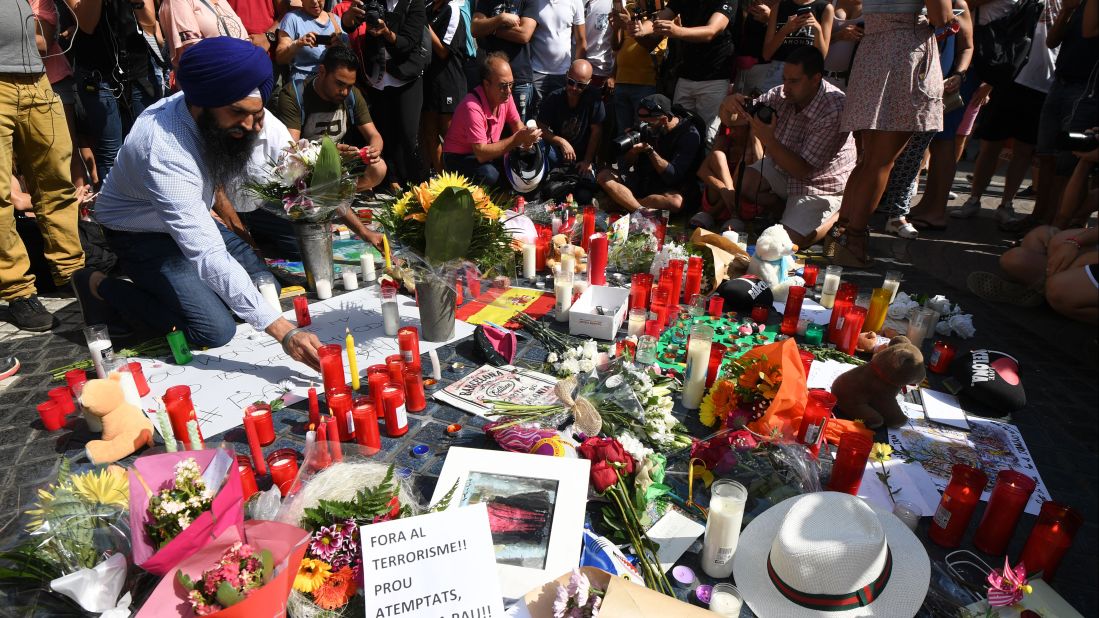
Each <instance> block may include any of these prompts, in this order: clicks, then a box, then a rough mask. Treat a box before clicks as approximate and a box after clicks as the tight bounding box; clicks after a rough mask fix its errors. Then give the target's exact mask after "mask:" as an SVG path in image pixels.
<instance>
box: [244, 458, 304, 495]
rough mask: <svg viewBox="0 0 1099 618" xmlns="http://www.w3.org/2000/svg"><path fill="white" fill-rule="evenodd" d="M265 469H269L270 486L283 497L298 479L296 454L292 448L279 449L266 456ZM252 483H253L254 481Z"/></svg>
mask: <svg viewBox="0 0 1099 618" xmlns="http://www.w3.org/2000/svg"><path fill="white" fill-rule="evenodd" d="M267 467H268V468H270V469H271V484H272V485H274V486H275V487H278V488H279V493H280V494H282V495H283V496H285V495H286V494H287V493H288V492H289V491H290V488H291V487H293V486H294V479H295V478H297V477H298V452H297V451H295V450H294V449H292V448H280V449H279V450H277V451H275V452H274V453H271V454H270V455H268V456H267ZM252 482H253V483H255V480H253V481H252Z"/></svg>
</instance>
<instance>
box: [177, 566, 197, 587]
mask: <svg viewBox="0 0 1099 618" xmlns="http://www.w3.org/2000/svg"><path fill="white" fill-rule="evenodd" d="M176 581H178V582H179V584H180V585H181V586H183V587H184V588H186V589H187V590H194V589H195V582H194V580H192V579H191V578H190V576H188V575H187V574H186V573H184V572H183V571H180V570H177V571H176Z"/></svg>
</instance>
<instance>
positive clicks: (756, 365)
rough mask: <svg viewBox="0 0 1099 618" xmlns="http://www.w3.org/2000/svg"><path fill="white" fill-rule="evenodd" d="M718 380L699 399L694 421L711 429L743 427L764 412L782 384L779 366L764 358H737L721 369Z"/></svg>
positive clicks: (779, 364) (764, 356)
mask: <svg viewBox="0 0 1099 618" xmlns="http://www.w3.org/2000/svg"><path fill="white" fill-rule="evenodd" d="M720 375H721V376H722V377H721V378H719V379H718V380H717V382H715V383H714V385H713V387H711V388H710V391H709V392H708V393H706V396H705V397H704V398H703V399H702V405H701V406H700V407H699V410H698V419H699V421H701V422H702V424H703V425H706V426H707V427H713V426H715V425H717V424H718V423H719V422H720V423H721V425H722V426H723V427H729V428H736V427H744V426H745V425H747V424H748V423H750V422H752V421H755V420H757V419H759V418H760V417H761V416H763V414H764V413H765V412H766V411H767V408H768V407H769V406H770V405H771V402H772V401H773V400H774V399H775V395H776V394H777V393H778V389H779V386H780V385H781V384H782V365H781V363H779V362H775V361H772V360H768V358H767V355H762V356H758V357H755V358H745V357H741V358H737V359H733V360H730V361H726V363H725V364H724V365H723V366H722V368H721V374H720Z"/></svg>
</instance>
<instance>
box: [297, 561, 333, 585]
mask: <svg viewBox="0 0 1099 618" xmlns="http://www.w3.org/2000/svg"><path fill="white" fill-rule="evenodd" d="M330 577H332V567H331V566H329V565H328V563H327V562H325V561H323V560H314V559H312V558H302V561H301V566H299V567H298V574H297V575H296V576H295V577H294V590H297V591H298V592H314V591H316V590H318V589H319V588H320V587H321V586H323V585H324V583H325V581H327V580H328V579H329V578H330Z"/></svg>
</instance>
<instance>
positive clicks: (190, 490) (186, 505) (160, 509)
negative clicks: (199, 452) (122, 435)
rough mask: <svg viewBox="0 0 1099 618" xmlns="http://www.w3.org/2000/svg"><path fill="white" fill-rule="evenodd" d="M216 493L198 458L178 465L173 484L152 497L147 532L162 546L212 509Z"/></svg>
mask: <svg viewBox="0 0 1099 618" xmlns="http://www.w3.org/2000/svg"><path fill="white" fill-rule="evenodd" d="M213 499H214V496H213V494H212V493H211V492H210V489H209V488H208V487H206V481H205V480H203V478H202V471H201V470H200V469H199V467H198V462H196V461H195V460H194V458H187V459H184V460H182V461H180V462H179V463H177V464H176V465H175V478H173V479H172V484H171V486H169V487H165V488H164V489H161V490H160V491H158V492H156V493H155V494H154V495H153V496H152V497H151V498H149V519H148V521H146V522H145V531H146V532H147V533H148V534H149V538H150V539H151V540H152V541H153V545H154V546H155V547H156V548H157V549H160V548H161V547H164V546H165V545H167V544H168V543H169V542H170V541H171V540H172V539H174V538H176V536H177V535H179V533H180V532H183V530H184V528H186V527H187V526H190V525H191V522H193V521H194V520H195V519H196V518H198V516H199V515H201V514H202V513H204V512H205V511H207V510H209V509H210V505H211V504H212V503H213Z"/></svg>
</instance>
